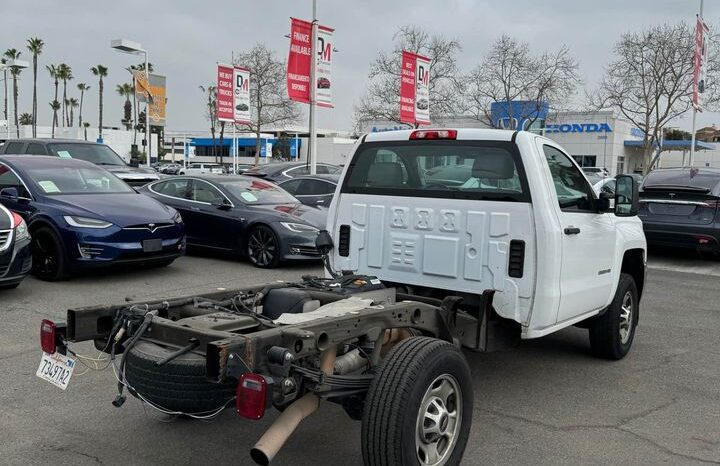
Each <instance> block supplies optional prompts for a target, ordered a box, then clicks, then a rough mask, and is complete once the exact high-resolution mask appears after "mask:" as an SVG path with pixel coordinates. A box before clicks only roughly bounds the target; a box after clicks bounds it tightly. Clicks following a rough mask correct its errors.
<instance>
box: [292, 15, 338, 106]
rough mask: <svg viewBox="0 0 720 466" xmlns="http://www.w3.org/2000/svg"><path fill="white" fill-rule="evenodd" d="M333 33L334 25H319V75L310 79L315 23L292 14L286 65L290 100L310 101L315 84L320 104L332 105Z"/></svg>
mask: <svg viewBox="0 0 720 466" xmlns="http://www.w3.org/2000/svg"><path fill="white" fill-rule="evenodd" d="M333 33H334V29H332V28H329V27H326V26H318V28H317V45H316V48H315V50H316V52H317V56H316V57H315V60H316V62H315V63H316V65H315V74H316V76H315V83H311V82H310V67H311V65H312V61H311V60H312V23H310V22H308V21H304V20H302V19H297V18H291V22H290V53H289V55H288V66H287V91H288V97H290V99H291V100H294V101H296V102H302V103H306V104H309V103H310V98H311V90H312V88H311V87H310V86H315V87H316V91H315V99H316V102H315V103H316V104H317V105H319V106H321V107H332V56H333V51H332V50H333Z"/></svg>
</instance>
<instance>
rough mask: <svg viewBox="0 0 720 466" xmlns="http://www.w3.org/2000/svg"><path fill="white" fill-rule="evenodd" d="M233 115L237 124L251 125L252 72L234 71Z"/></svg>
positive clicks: (237, 68) (246, 70)
mask: <svg viewBox="0 0 720 466" xmlns="http://www.w3.org/2000/svg"><path fill="white" fill-rule="evenodd" d="M233 87H234V91H233V96H234V98H233V110H234V112H233V114H234V120H235V123H240V124H250V123H251V120H250V70H248V69H247V68H241V67H239V66H236V67H235V68H234V69H233Z"/></svg>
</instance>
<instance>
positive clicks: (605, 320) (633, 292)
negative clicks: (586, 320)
mask: <svg viewBox="0 0 720 466" xmlns="http://www.w3.org/2000/svg"><path fill="white" fill-rule="evenodd" d="M639 304H640V301H639V299H638V292H637V286H636V285H635V280H634V279H633V277H632V276H631V275H628V274H626V273H621V274H620V280H619V282H618V287H617V291H616V292H615V297H614V298H613V300H612V302H611V303H610V305H609V306H608V307H607V309H606V310H605V313H604V314H603V315H600V316H597V317H594V318H593V319H592V320H591V321H590V325H589V330H590V332H589V333H590V350H591V352H592V354H593V355H594V356H597V357H599V358H605V359H616V360H617V359H622V358H624V357H625V355H626V354H628V352H629V351H630V347H631V346H632V342H633V338H634V337H635V329H636V328H637V323H638V317H639V311H640V306H639Z"/></svg>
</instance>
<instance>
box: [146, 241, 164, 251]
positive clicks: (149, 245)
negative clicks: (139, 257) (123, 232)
mask: <svg viewBox="0 0 720 466" xmlns="http://www.w3.org/2000/svg"><path fill="white" fill-rule="evenodd" d="M142 246H143V252H158V251H162V240H161V239H146V240H145V241H143V242H142Z"/></svg>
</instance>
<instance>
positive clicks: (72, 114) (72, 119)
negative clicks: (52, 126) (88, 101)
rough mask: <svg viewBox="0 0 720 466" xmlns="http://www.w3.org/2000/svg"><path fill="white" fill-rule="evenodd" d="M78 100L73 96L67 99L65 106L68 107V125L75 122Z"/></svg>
mask: <svg viewBox="0 0 720 466" xmlns="http://www.w3.org/2000/svg"><path fill="white" fill-rule="evenodd" d="M78 105H79V103H78V100H77V99H76V98H75V97H70V98H69V99H68V101H67V106H68V108H69V109H70V125H69V126H70V127H71V128H72V126H73V125H74V124H75V109H76V108H78Z"/></svg>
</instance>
